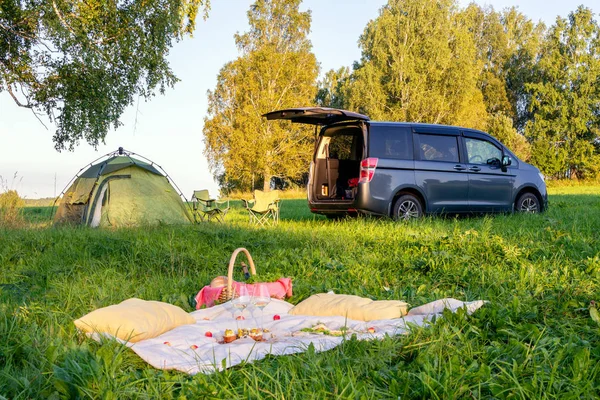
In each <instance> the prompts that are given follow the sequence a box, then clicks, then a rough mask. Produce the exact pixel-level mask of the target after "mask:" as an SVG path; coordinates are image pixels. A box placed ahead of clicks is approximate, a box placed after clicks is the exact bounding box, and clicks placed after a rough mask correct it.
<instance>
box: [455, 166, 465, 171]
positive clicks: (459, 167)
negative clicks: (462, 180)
mask: <svg viewBox="0 0 600 400" xmlns="http://www.w3.org/2000/svg"><path fill="white" fill-rule="evenodd" d="M454 169H455V170H457V171H464V170H465V169H467V168H466V167H463V166H462V165H455V166H454Z"/></svg>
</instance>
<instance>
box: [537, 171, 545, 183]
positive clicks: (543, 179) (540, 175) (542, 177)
mask: <svg viewBox="0 0 600 400" xmlns="http://www.w3.org/2000/svg"><path fill="white" fill-rule="evenodd" d="M538 176H539V177H540V179H541V180H542V182H546V177H545V176H544V174H542V173H541V172H540V171H538Z"/></svg>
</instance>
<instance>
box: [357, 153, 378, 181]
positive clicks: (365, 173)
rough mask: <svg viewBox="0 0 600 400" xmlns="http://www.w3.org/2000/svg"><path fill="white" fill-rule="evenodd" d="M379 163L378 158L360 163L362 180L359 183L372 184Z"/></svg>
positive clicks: (371, 158)
mask: <svg viewBox="0 0 600 400" xmlns="http://www.w3.org/2000/svg"><path fill="white" fill-rule="evenodd" d="M377 161H379V159H378V158H375V157H369V158H365V159H364V160H362V161H361V162H360V179H359V180H358V183H364V182H371V179H373V175H374V174H375V168H377Z"/></svg>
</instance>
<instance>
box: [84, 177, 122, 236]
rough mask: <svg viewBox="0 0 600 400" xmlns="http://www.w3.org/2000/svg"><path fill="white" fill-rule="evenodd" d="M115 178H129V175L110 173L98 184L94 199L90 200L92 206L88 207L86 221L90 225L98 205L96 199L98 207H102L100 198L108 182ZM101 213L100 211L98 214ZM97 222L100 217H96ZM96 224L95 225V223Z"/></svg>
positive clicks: (101, 198)
mask: <svg viewBox="0 0 600 400" xmlns="http://www.w3.org/2000/svg"><path fill="white" fill-rule="evenodd" d="M115 179H131V175H112V176H109V177H108V178H106V179H104V180H103V181H102V182H101V183H100V185H99V186H98V190H97V191H96V196H94V201H93V202H92V206H91V208H90V212H89V214H88V218H87V223H88V224H90V225H91V223H92V221H93V219H94V217H95V216H96V208H97V207H98V200H100V207H99V208H100V209H102V200H103V199H104V194H105V192H106V187H107V184H108V182H110V181H112V180H115ZM101 215H102V213H101V212H100V216H101ZM98 223H100V217H98ZM96 226H97V225H96Z"/></svg>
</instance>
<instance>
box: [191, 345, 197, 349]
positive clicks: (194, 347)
mask: <svg viewBox="0 0 600 400" xmlns="http://www.w3.org/2000/svg"><path fill="white" fill-rule="evenodd" d="M197 348H198V346H196V345H195V344H193V345H191V346H190V349H192V350H196V349H197Z"/></svg>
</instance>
